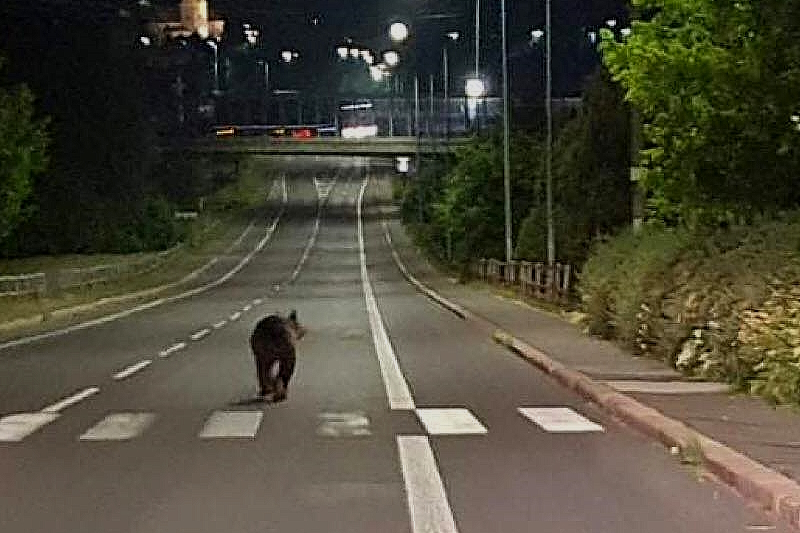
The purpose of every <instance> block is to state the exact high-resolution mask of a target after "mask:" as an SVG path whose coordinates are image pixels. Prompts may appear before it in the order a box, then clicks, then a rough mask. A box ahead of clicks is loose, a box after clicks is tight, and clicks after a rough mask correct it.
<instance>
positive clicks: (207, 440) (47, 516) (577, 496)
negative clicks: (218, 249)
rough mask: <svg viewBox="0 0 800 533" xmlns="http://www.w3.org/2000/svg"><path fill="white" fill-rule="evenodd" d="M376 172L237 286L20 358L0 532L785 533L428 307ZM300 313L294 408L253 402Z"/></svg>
mask: <svg viewBox="0 0 800 533" xmlns="http://www.w3.org/2000/svg"><path fill="white" fill-rule="evenodd" d="M367 163H368V161H367V160H363V159H354V160H345V159H331V160H329V162H324V161H320V162H319V163H317V165H318V167H315V166H314V165H313V164H311V165H308V166H307V167H306V168H302V169H295V170H290V171H289V172H288V173H287V177H286V181H285V184H286V202H285V205H284V203H283V201H282V198H281V197H280V195H278V196H276V197H275V198H273V199H272V201H271V205H270V208H269V209H267V211H266V213H265V218H264V220H261V221H259V223H258V225H257V227H256V228H255V230H254V233H253V235H252V238H251V240H252V241H253V242H252V243H251V244H252V245H253V246H255V245H256V244H258V241H259V240H261V244H262V245H263V248H262V249H260V251H259V252H258V253H254V254H253V255H252V257H251V258H250V260H249V261H248V262H247V263H246V264H245V265H243V267H242V268H241V270H239V271H238V272H236V273H235V275H232V276H230V278H229V279H227V280H225V281H224V282H223V283H220V284H219V285H217V286H214V287H209V288H208V289H207V290H205V291H203V292H200V293H198V294H195V295H193V296H190V297H187V298H184V299H181V300H178V301H174V302H168V303H164V304H163V305H160V306H157V307H154V308H152V309H146V310H142V311H140V312H137V313H134V314H131V315H128V316H123V317H121V318H118V319H116V320H112V321H108V322H105V323H102V324H98V325H95V326H92V327H88V328H84V329H80V330H77V331H73V332H69V333H65V334H59V335H56V336H52V337H47V338H43V339H38V340H34V341H31V342H22V343H20V344H17V345H14V346H8V347H5V348H3V349H2V350H0V365H2V372H0V532H2V533H32V532H37V533H38V532H48V533H62V532H63V533H67V532H75V533H87V532H99V533H129V532H130V533H161V532H163V533H179V532H181V533H182V532H186V533H244V532H284V533H285V532H293V533H317V532H320V533H321V532H325V533H331V532H342V533H344V532H347V533H367V532H369V533H374V532H387V533H391V532H403V533H409V532H413V533H423V532H426V533H427V532H441V533H452V532H455V531H460V532H462V533H487V532H502V533H523V532H524V533H530V532H537V533H538V532H541V533H567V532H569V533H578V532H593V533H600V532H603V533H628V532H630V533H633V532H664V533H677V532H687V533H689V532H725V533H730V532H737V531H742V532H744V531H784V528H783V527H782V526H781V525H780V524H779V525H777V526H774V525H772V523H771V522H770V520H769V518H768V517H765V516H764V515H762V514H761V513H760V512H759V511H756V510H753V509H750V508H748V507H747V506H746V504H745V502H744V501H743V500H742V499H740V498H738V497H737V496H736V495H735V494H732V493H731V492H730V491H729V490H728V489H727V488H725V487H723V486H722V485H719V484H717V483H715V482H713V481H709V480H698V478H697V475H696V472H695V471H693V469H692V468H691V467H682V466H680V465H679V464H678V463H677V461H676V460H675V459H674V458H673V457H670V456H669V454H668V453H667V452H666V451H665V450H664V449H663V448H662V447H661V446H658V445H656V444H654V443H652V442H651V441H649V440H648V439H646V438H644V437H642V436H640V435H638V434H637V433H635V432H633V431H632V430H630V429H628V428H625V427H623V426H621V425H620V424H618V423H617V422H615V421H614V420H612V419H610V418H608V417H607V416H606V415H604V414H603V413H602V412H600V411H599V410H598V409H597V408H595V407H594V406H592V405H590V404H587V403H585V402H584V401H582V400H581V399H580V398H578V397H577V396H575V395H573V394H571V393H569V392H568V391H566V390H565V389H563V388H561V387H559V386H558V385H557V384H556V383H554V382H553V381H551V380H550V379H549V378H547V377H545V376H544V375H542V374H541V373H540V372H538V371H537V370H536V369H534V368H533V367H531V366H529V365H527V364H526V363H524V362H522V361H521V360H520V359H518V358H516V357H514V356H513V355H511V354H510V353H508V352H507V351H505V350H504V349H503V348H502V347H500V346H498V345H496V344H495V343H493V342H492V341H491V339H489V338H487V337H486V336H485V334H484V333H482V332H479V331H475V330H473V329H471V328H470V327H468V325H466V324H465V323H464V322H463V321H462V320H460V319H458V318H457V317H455V316H454V315H452V314H450V313H448V312H447V311H445V310H443V309H441V308H439V307H437V306H435V305H433V304H432V303H430V302H429V301H428V300H427V299H425V298H424V297H422V296H420V295H419V294H418V293H417V292H415V290H414V289H413V288H412V287H411V286H409V285H408V284H407V283H406V282H405V281H404V280H403V278H402V276H401V275H400V273H399V271H398V269H397V267H396V265H395V264H394V262H393V259H392V257H391V254H390V251H389V249H388V246H387V244H386V242H385V241H384V239H383V234H382V229H381V225H380V222H381V220H382V218H383V216H384V214H383V213H385V212H388V210H386V209H385V208H386V206H387V205H388V203H389V197H388V192H389V191H390V186H389V184H388V181H387V180H386V179H383V178H382V176H381V174H382V173H383V172H384V170H383V169H381V168H379V167H377V166H375V165H372V166H368V165H367ZM330 165H334V167H335V168H334V170H333V171H332V172H331V171H330V168H329V167H330ZM326 169H327V170H329V171H328V172H325V170H326ZM323 176H324V179H321V180H319V179H318V180H316V181H315V180H314V178H315V177H323ZM365 177H369V178H371V179H370V181H369V185H368V186H366V185H365V184H366V182H365V181H364V178H365ZM361 195H363V209H362V210H359V209H358V207H357V206H358V204H359V198H360V196H361ZM318 199H319V201H318ZM359 214H360V216H359ZM359 220H361V222H360V223H359ZM270 227H274V231H272V232H270ZM267 237H268V239H267ZM361 242H363V247H364V249H363V252H364V253H363V255H362V254H361V253H360V252H361ZM254 249H255V248H254ZM365 273H367V275H368V276H367V279H365V277H364V274H365ZM290 309H296V310H297V311H298V314H299V317H300V320H301V322H303V323H304V325H306V326H307V328H308V333H307V335H306V337H305V338H304V339H303V340H302V341H301V343H300V346H299V356H298V364H297V368H296V372H295V377H294V380H293V382H292V384H291V385H290V387H289V397H288V400H287V401H285V402H282V403H279V404H271V405H264V404H254V403H248V402H247V401H243V400H247V399H249V398H251V397H252V396H253V394H254V393H255V392H256V390H257V385H256V378H255V369H254V364H253V360H252V356H251V354H250V353H249V347H248V337H249V333H250V331H251V330H252V327H253V326H254V324H255V322H256V321H257V320H258V319H259V318H261V317H262V316H263V315H265V314H267V313H271V312H275V311H279V312H284V313H285V312H288V311H289V310H290ZM548 420H549V421H550V423H551V424H556V426H552V425H548V423H547V421H548ZM535 421H538V423H536V422H535ZM559 424H560V425H559Z"/></svg>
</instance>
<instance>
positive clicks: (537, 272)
mask: <svg viewBox="0 0 800 533" xmlns="http://www.w3.org/2000/svg"><path fill="white" fill-rule="evenodd" d="M472 273H473V274H474V275H475V276H476V277H477V278H478V279H480V280H482V281H485V282H487V283H492V284H495V285H504V286H507V287H515V288H517V289H518V290H519V291H520V292H521V293H522V294H523V295H525V296H532V297H534V298H541V299H544V300H549V301H560V302H566V301H567V300H568V299H569V287H570V281H571V274H572V268H571V266H570V265H568V264H561V263H556V264H555V265H553V267H552V268H550V267H548V265H547V264H546V263H533V262H529V261H511V262H510V263H506V262H505V261H498V260H497V259H480V260H478V261H476V262H475V263H473V265H472Z"/></svg>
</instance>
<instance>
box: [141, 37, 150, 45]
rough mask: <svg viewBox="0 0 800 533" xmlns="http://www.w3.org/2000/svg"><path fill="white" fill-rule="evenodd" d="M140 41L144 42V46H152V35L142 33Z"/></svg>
mask: <svg viewBox="0 0 800 533" xmlns="http://www.w3.org/2000/svg"><path fill="white" fill-rule="evenodd" d="M139 42H140V43H142V44H143V45H144V46H150V37H148V36H147V35H142V36H141V37H139Z"/></svg>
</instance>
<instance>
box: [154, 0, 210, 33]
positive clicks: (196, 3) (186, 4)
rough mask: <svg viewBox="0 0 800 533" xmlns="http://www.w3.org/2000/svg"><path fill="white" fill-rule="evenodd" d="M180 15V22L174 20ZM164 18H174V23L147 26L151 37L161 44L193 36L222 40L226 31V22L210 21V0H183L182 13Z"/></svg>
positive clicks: (163, 22) (175, 13) (166, 15)
mask: <svg viewBox="0 0 800 533" xmlns="http://www.w3.org/2000/svg"><path fill="white" fill-rule="evenodd" d="M178 15H180V20H174V19H175V18H177V17H178ZM164 18H165V19H169V18H173V21H154V22H150V23H148V25H147V26H148V32H149V33H150V36H151V37H152V38H153V39H154V40H155V41H156V42H158V43H159V44H163V43H164V42H165V41H167V40H169V39H177V38H180V37H189V36H190V35H193V34H197V35H199V36H200V37H201V38H203V39H208V38H212V39H216V40H220V39H221V38H222V32H223V31H224V29H225V21H224V20H215V19H209V14H208V0H181V5H180V12H179V13H178V12H172V13H166V14H165V17H164Z"/></svg>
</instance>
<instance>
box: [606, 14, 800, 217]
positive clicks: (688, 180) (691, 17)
mask: <svg viewBox="0 0 800 533" xmlns="http://www.w3.org/2000/svg"><path fill="white" fill-rule="evenodd" d="M633 5H634V8H635V9H637V10H638V11H639V12H640V13H647V14H648V17H649V20H639V21H635V22H634V23H633V25H632V30H633V31H632V34H631V35H630V37H628V38H627V39H626V40H625V41H624V42H615V41H614V38H613V35H612V34H611V32H609V31H604V32H603V43H602V50H603V60H604V62H605V64H606V65H607V66H608V68H609V69H610V70H611V72H612V74H613V76H614V79H615V80H618V81H620V82H621V83H622V85H623V86H624V87H625V89H626V91H627V94H626V96H627V99H628V100H629V101H630V102H631V103H632V104H633V106H634V107H635V108H636V109H637V110H638V111H639V112H640V113H641V116H642V119H643V123H644V133H645V137H646V141H647V142H648V143H649V146H648V148H647V149H646V150H645V151H644V152H643V154H642V155H643V159H644V163H645V165H646V168H647V170H646V173H645V176H644V179H643V184H644V185H645V187H646V188H647V189H648V192H649V207H650V209H651V213H653V214H655V215H656V216H658V217H660V218H662V219H665V220H668V221H684V222H698V221H699V222H702V221H704V220H705V221H719V220H720V219H722V218H730V217H731V216H732V215H733V216H752V215H754V214H756V213H758V212H772V211H775V210H779V209H783V208H786V207H792V206H796V205H797V204H798V203H800V190H798V188H797V187H796V186H795V180H796V175H797V171H798V168H800V135H799V134H798V132H797V131H796V127H795V124H794V123H793V122H792V118H791V117H792V116H794V115H796V114H797V112H798V110H797V87H798V86H800V41H799V40H798V39H797V33H798V22H797V21H798V20H800V1H799V0H739V1H737V2H718V1H714V0H681V1H675V0H673V1H664V0H633Z"/></svg>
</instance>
